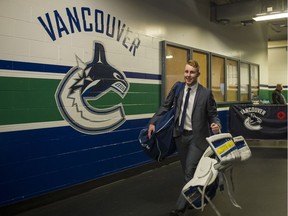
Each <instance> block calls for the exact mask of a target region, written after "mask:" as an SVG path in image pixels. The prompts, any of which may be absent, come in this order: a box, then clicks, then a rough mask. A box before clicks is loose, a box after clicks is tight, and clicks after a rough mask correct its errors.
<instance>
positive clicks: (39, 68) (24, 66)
mask: <svg viewBox="0 0 288 216" xmlns="http://www.w3.org/2000/svg"><path fill="white" fill-rule="evenodd" d="M71 68H72V67H71V66H64V65H51V64H40V63H31V62H19V61H8V60H0V69H2V70H18V71H30V72H38V73H39V72H46V73H47V72H48V73H63V74H66V73H67V72H68V71H69V70H70V69H71ZM124 73H125V75H126V77H127V78H134V79H150V80H161V75H157V74H147V73H140V72H129V71H124Z"/></svg>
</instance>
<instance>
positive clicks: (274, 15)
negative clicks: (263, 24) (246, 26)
mask: <svg viewBox="0 0 288 216" xmlns="http://www.w3.org/2000/svg"><path fill="white" fill-rule="evenodd" d="M287 17H288V12H283V13H268V14H267V13H265V14H258V15H257V16H256V17H253V19H254V20H255V21H265V20H273V19H282V18H287Z"/></svg>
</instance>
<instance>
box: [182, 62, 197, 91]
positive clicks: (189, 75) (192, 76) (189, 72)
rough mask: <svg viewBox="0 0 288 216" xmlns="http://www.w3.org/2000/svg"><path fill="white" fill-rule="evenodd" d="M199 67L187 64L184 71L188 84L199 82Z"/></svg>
mask: <svg viewBox="0 0 288 216" xmlns="http://www.w3.org/2000/svg"><path fill="white" fill-rule="evenodd" d="M199 75H200V73H199V72H197V69H196V68H195V67H193V66H191V65H189V64H186V66H185V71H184V79H185V82H186V84H187V85H189V86H191V85H193V84H195V83H196V82H197V79H198V76H199Z"/></svg>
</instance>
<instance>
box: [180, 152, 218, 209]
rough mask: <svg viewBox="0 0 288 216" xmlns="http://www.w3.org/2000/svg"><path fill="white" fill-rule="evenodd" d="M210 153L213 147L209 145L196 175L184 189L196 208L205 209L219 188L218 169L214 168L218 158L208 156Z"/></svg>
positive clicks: (184, 192) (185, 194) (183, 192)
mask: <svg viewBox="0 0 288 216" xmlns="http://www.w3.org/2000/svg"><path fill="white" fill-rule="evenodd" d="M210 154H211V148H210V147H208V148H207V149H206V151H205V153H204V154H203V156H202V158H201V159H200V161H199V163H198V166H197V168H196V171H195V174H194V177H193V178H192V179H191V180H190V181H189V182H188V183H187V184H186V185H185V186H184V187H183V189H182V194H183V196H184V197H185V199H186V200H187V201H188V202H189V203H190V204H191V205H192V206H193V207H194V208H195V209H202V210H203V208H204V206H205V205H206V204H207V202H209V200H210V199H212V198H213V197H214V196H215V194H216V190H217V188H218V179H217V176H218V171H217V170H216V169H215V168H214V165H215V164H216V163H217V160H216V159H213V158H210V157H207V155H210Z"/></svg>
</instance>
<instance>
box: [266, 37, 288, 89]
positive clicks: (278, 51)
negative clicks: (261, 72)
mask: <svg viewBox="0 0 288 216" xmlns="http://www.w3.org/2000/svg"><path fill="white" fill-rule="evenodd" d="M287 56H288V55H287V41H278V42H270V43H269V46H268V71H269V73H268V74H269V83H268V85H269V86H275V85H276V84H278V83H280V84H283V85H284V86H287V84H288V80H287V71H288V67H287Z"/></svg>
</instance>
